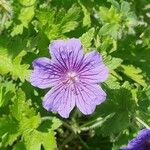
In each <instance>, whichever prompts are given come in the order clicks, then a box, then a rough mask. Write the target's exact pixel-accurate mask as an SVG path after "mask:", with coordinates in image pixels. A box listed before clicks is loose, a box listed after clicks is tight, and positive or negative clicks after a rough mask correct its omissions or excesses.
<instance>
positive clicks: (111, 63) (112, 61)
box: [104, 55, 123, 70]
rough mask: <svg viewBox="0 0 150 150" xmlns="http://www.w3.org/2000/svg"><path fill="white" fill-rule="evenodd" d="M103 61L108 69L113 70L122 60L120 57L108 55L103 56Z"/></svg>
mask: <svg viewBox="0 0 150 150" xmlns="http://www.w3.org/2000/svg"><path fill="white" fill-rule="evenodd" d="M104 62H105V64H106V65H107V66H108V68H109V69H110V70H114V69H116V68H118V67H120V66H121V63H122V62H123V60H122V59H120V58H115V57H112V56H111V55H108V56H104Z"/></svg>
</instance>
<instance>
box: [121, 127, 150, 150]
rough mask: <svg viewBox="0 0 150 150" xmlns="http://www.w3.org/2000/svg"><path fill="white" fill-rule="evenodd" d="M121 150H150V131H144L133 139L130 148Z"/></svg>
mask: <svg viewBox="0 0 150 150" xmlns="http://www.w3.org/2000/svg"><path fill="white" fill-rule="evenodd" d="M121 150H150V130H149V129H143V130H141V131H140V133H139V134H138V135H137V136H136V137H135V138H134V139H132V140H131V141H130V142H129V144H128V146H127V147H125V148H122V149H121Z"/></svg>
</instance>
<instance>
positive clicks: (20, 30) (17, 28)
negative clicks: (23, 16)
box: [11, 24, 23, 37]
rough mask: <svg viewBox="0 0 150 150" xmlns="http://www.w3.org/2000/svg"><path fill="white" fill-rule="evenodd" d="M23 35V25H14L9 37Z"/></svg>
mask: <svg viewBox="0 0 150 150" xmlns="http://www.w3.org/2000/svg"><path fill="white" fill-rule="evenodd" d="M22 33H23V24H19V25H16V26H15V27H14V28H13V30H12V32H11V36H12V37H13V36H15V35H18V34H22Z"/></svg>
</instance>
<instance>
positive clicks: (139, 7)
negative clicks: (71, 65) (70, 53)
mask: <svg viewBox="0 0 150 150" xmlns="http://www.w3.org/2000/svg"><path fill="white" fill-rule="evenodd" d="M149 25H150V3H149V0H126V1H125V0H86V1H85V0H0V149H1V150H53V149H60V150H61V149H68V150H82V149H83V150H84V149H85V150H93V149H94V150H118V149H119V148H120V147H122V146H123V145H126V144H127V143H128V141H129V140H130V139H131V138H133V136H135V135H136V133H137V132H138V131H139V130H140V129H142V128H144V126H145V124H150V87H149V83H150V26H149ZM72 37H76V38H80V39H81V41H82V44H83V46H84V50H85V52H88V51H90V50H91V49H96V50H98V51H99V52H100V53H101V54H102V56H103V59H104V62H105V64H106V65H107V66H108V68H109V72H110V73H109V77H108V79H107V81H106V82H105V83H103V84H102V86H103V87H104V89H105V90H106V93H107V95H108V96H107V100H106V102H104V103H103V104H102V105H100V106H97V109H96V111H95V112H94V113H93V114H92V115H90V116H83V115H82V114H81V113H80V112H79V111H78V110H74V111H73V112H72V113H71V116H70V118H69V119H62V118H60V117H59V116H58V115H57V114H54V113H51V112H46V111H45V110H44V109H43V108H42V104H41V102H42V97H43V96H44V94H45V93H46V91H43V90H40V89H38V88H35V87H32V86H31V85H30V83H29V76H30V72H31V70H32V65H31V64H32V61H33V60H34V59H35V58H37V57H41V56H45V57H49V54H48V45H49V43H50V42H51V41H52V40H55V39H60V38H61V39H66V38H72Z"/></svg>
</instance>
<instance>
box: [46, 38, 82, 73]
mask: <svg viewBox="0 0 150 150" xmlns="http://www.w3.org/2000/svg"><path fill="white" fill-rule="evenodd" d="M49 50H50V54H52V59H53V60H55V61H56V62H57V63H59V64H60V65H61V66H62V67H63V68H64V70H68V69H73V68H74V66H75V65H76V64H77V63H78V62H79V61H80V60H81V59H82V58H83V50H82V45H81V42H80V40H79V39H75V38H72V39H70V40H66V41H65V40H55V41H53V42H52V44H50V45H49Z"/></svg>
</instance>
